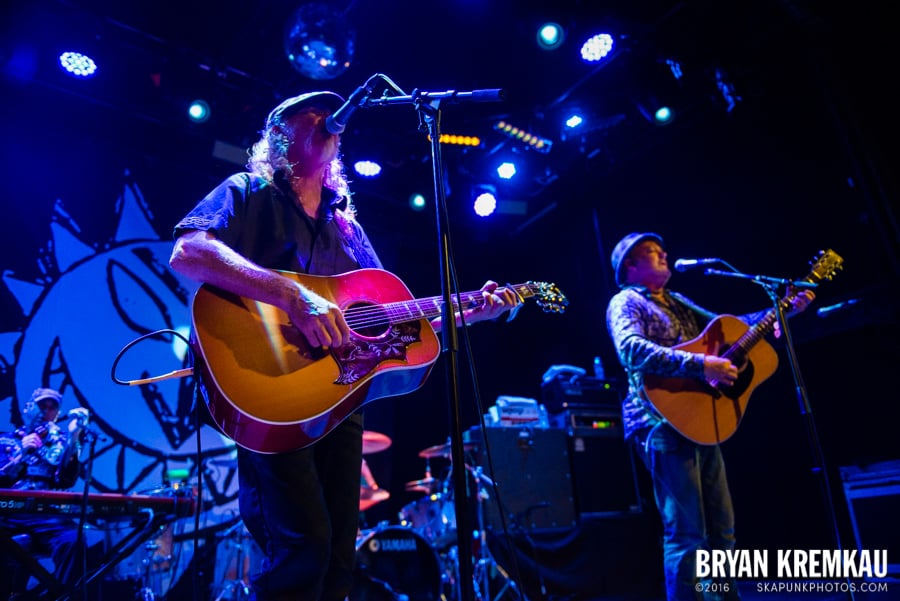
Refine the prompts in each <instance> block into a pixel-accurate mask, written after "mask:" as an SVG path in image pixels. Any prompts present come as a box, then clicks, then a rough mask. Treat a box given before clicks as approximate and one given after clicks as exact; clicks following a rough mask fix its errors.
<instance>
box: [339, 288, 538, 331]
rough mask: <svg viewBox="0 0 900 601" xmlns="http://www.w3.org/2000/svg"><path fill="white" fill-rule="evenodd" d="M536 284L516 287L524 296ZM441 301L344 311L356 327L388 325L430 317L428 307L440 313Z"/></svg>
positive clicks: (471, 299)
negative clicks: (415, 313) (414, 312)
mask: <svg viewBox="0 0 900 601" xmlns="http://www.w3.org/2000/svg"><path fill="white" fill-rule="evenodd" d="M535 286H536V285H535V284H522V285H520V286H516V287H515V288H516V289H517V290H518V291H519V293H520V294H522V295H523V296H533V294H534V290H533V289H534V287H535ZM525 293H527V294H525ZM459 297H460V298H461V299H462V300H463V301H464V302H463V304H464V305H470V306H479V304H480V303H479V302H478V301H482V302H483V297H482V296H481V292H480V291H479V292H465V293H462V294H460V295H459ZM441 302H443V299H442V298H441V297H438V296H432V297H428V298H422V299H415V300H412V301H400V302H394V303H385V304H381V305H379V304H373V305H365V306H356V307H350V308H349V309H347V310H346V311H345V312H344V319H345V320H346V322H347V325H348V326H350V327H351V328H354V329H356V328H364V327H371V326H379V325H386V324H389V323H395V322H400V323H402V322H404V321H411V320H415V319H422V318H425V317H428V315H429V313H428V312H427V311H426V310H425V309H427V308H431V309H434V310H435V311H436V313H434V316H437V315H439V314H440V303H441ZM413 307H414V308H415V310H416V311H417V312H418V313H419V315H413V314H412V312H411V311H410V309H411V308H413ZM453 307H454V309H457V308H459V302H458V301H457V300H456V297H454V298H453ZM398 317H399V318H400V319H399V320H398V319H397V318H398Z"/></svg>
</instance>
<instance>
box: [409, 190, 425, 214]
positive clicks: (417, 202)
mask: <svg viewBox="0 0 900 601" xmlns="http://www.w3.org/2000/svg"><path fill="white" fill-rule="evenodd" d="M425 204H426V202H425V197H424V196H422V195H421V194H419V193H418V192H416V193H414V194H413V195H412V196H410V197H409V206H410V207H412V210H413V211H421V210H422V209H424V208H425Z"/></svg>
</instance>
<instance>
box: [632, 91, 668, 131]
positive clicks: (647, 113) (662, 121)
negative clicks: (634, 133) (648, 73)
mask: <svg viewBox="0 0 900 601" xmlns="http://www.w3.org/2000/svg"><path fill="white" fill-rule="evenodd" d="M637 109H638V112H640V113H641V116H642V117H643V118H644V119H646V120H647V121H649V122H650V123H653V124H654V125H668V124H669V123H671V122H672V121H674V120H675V110H674V109H673V108H672V107H671V106H669V105H667V104H664V103H662V102H660V101H658V100H656V99H655V98H652V97H649V98H647V99H646V100H644V101H643V102H638V103H637Z"/></svg>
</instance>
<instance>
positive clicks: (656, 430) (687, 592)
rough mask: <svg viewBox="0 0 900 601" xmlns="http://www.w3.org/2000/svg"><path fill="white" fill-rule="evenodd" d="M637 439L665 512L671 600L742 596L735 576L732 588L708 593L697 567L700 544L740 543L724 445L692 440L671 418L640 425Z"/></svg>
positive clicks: (717, 546)
mask: <svg viewBox="0 0 900 601" xmlns="http://www.w3.org/2000/svg"><path fill="white" fill-rule="evenodd" d="M634 441H635V444H636V447H637V450H638V455H639V456H640V458H641V460H642V461H643V462H644V465H645V466H647V469H648V470H649V471H650V475H651V476H652V480H653V494H654V496H655V498H656V507H657V508H658V509H659V513H660V516H661V517H662V523H663V564H664V569H665V576H666V596H667V598H668V600H669V601H696V600H698V599H707V600H708V599H739V598H740V596H739V595H738V591H737V583H736V582H734V581H731V582H729V583H728V585H727V586H728V589H729V592H728V593H727V594H724V595H723V594H721V593H720V594H716V595H709V594H707V595H704V594H703V593H702V588H703V583H698V581H697V578H696V576H695V574H696V572H695V568H694V565H695V558H696V552H697V550H698V549H706V550H710V549H724V550H730V549H733V548H734V545H735V539H734V507H733V506H732V503H731V493H730V492H729V491H728V481H727V479H726V476H725V462H724V461H723V460H722V451H721V449H720V448H719V446H718V445H712V446H706V445H698V444H696V443H694V442H691V441H690V440H688V439H687V438H685V437H683V436H682V435H681V434H679V433H678V432H676V431H675V430H674V429H673V428H672V427H671V426H669V425H668V424H659V425H657V426H654V427H653V428H647V429H644V430H640V431H638V432H636V433H635V434H634ZM698 589H699V590H698Z"/></svg>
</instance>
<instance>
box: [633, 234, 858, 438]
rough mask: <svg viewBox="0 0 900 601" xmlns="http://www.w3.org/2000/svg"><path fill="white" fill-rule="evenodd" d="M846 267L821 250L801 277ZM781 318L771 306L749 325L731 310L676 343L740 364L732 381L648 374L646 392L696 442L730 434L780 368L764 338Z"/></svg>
mask: <svg viewBox="0 0 900 601" xmlns="http://www.w3.org/2000/svg"><path fill="white" fill-rule="evenodd" d="M842 266H843V259H842V258H841V257H840V256H839V255H838V254H837V253H835V252H834V251H833V250H826V251H822V252H821V253H820V254H819V256H818V258H817V259H816V260H815V261H814V262H813V264H812V269H811V270H810V272H809V274H807V275H806V276H805V277H804V278H803V281H806V282H808V283H811V284H812V283H818V282H821V281H823V280H830V279H831V278H832V277H834V274H835V272H836V271H837V270H839V269H841V267H842ZM796 295H797V291H796V290H795V289H791V290H789V292H788V294H787V295H786V296H785V297H784V298H783V299H781V300H780V301H779V303H780V305H781V309H782V310H786V309H787V308H789V306H790V303H791V301H792V300H793V299H794V298H795V297H796ZM777 321H778V313H777V311H776V309H775V308H774V307H773V308H772V309H771V310H770V311H769V312H768V313H766V314H765V315H764V316H763V317H762V319H760V320H759V321H758V322H756V323H755V324H753V325H752V326H749V325H747V324H746V323H744V322H743V321H741V320H740V319H738V318H737V317H734V316H733V315H720V316H718V317H716V318H715V319H713V320H712V321H711V322H709V324H708V325H707V326H706V327H705V328H704V329H703V332H702V333H701V334H700V335H699V336H697V337H696V338H694V339H693V340H690V341H688V342H685V343H682V344H679V345H676V346H675V347H674V348H676V349H679V350H684V351H688V352H691V353H703V354H705V355H716V356H719V357H727V358H728V359H730V360H731V362H732V363H734V364H735V366H737V368H738V378H737V380H736V381H735V382H734V384H731V385H728V384H724V383H722V382H707V381H705V380H701V379H698V378H678V377H669V376H659V375H655V374H646V375H645V376H644V392H645V393H646V397H647V399H649V400H650V402H651V403H652V404H653V407H654V408H656V410H657V411H658V412H659V414H660V415H662V416H663V417H664V418H665V419H666V420H667V421H668V422H669V423H670V424H671V425H672V427H673V428H675V429H676V430H678V431H679V432H680V433H681V434H683V435H684V436H685V437H686V438H689V439H690V440H693V441H694V442H696V443H698V444H704V445H712V444H717V443H720V442H723V441H724V440H727V439H728V438H730V437H731V436H732V435H733V434H734V433H735V432H736V431H737V429H738V426H739V425H740V423H741V419H742V418H743V417H744V413H745V411H746V409H747V403H748V402H749V400H750V395H751V394H752V393H753V391H754V390H755V389H756V387H757V386H759V385H760V384H761V383H762V382H764V381H765V380H767V379H768V378H769V377H770V376H771V375H772V374H773V373H775V369H776V368H777V367H778V355H777V354H776V353H775V350H774V349H773V348H772V346H771V345H770V344H769V343H768V342H766V341H765V340H764V337H765V336H766V335H767V334H769V333H770V332H772V330H773V329H774V327H775V324H776V323H777Z"/></svg>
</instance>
